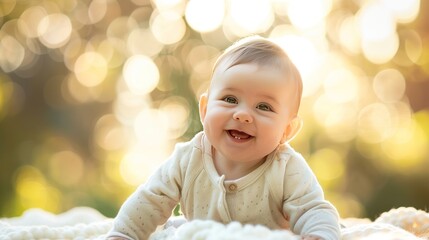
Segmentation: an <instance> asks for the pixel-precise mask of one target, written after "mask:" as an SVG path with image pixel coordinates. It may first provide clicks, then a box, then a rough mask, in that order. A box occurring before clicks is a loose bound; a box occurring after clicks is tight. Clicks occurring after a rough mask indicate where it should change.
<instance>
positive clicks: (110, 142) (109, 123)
mask: <svg viewBox="0 0 429 240" xmlns="http://www.w3.org/2000/svg"><path fill="white" fill-rule="evenodd" d="M94 138H95V139H94V140H95V142H96V143H97V144H98V146H100V147H101V148H103V149H105V150H108V151H112V150H118V149H120V148H121V147H124V146H125V145H126V143H127V136H126V133H125V130H124V129H123V127H122V126H121V125H120V124H119V122H118V120H117V119H116V118H115V116H114V115H112V114H108V115H104V116H102V117H101V118H100V119H98V121H97V123H96V125H95V128H94Z"/></svg>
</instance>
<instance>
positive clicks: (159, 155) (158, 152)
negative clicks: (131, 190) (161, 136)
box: [120, 145, 167, 186]
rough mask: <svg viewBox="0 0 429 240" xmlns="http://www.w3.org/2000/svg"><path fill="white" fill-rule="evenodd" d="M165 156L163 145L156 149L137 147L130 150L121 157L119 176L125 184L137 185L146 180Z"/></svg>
mask: <svg viewBox="0 0 429 240" xmlns="http://www.w3.org/2000/svg"><path fill="white" fill-rule="evenodd" d="M166 157H167V154H166V150H165V145H159V146H158V147H157V148H156V149H154V148H144V147H139V150H138V151H131V152H130V153H128V154H126V155H125V156H124V158H123V159H122V161H121V163H120V173H121V176H122V178H123V180H124V181H125V182H126V183H127V184H129V185H132V186H138V185H140V184H142V183H144V182H146V181H147V179H148V178H149V176H150V175H152V174H153V173H154V172H155V170H156V169H157V168H158V167H159V165H160V164H161V163H162V162H163V161H165V159H166Z"/></svg>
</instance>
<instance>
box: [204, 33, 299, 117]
mask: <svg viewBox="0 0 429 240" xmlns="http://www.w3.org/2000/svg"><path fill="white" fill-rule="evenodd" d="M239 64H254V65H256V66H258V67H260V68H267V69H272V70H276V71H280V72H281V73H282V74H284V75H283V77H284V80H285V82H287V83H288V84H290V90H291V91H290V92H289V93H285V94H291V98H292V99H291V100H292V101H291V102H289V104H290V112H291V113H292V115H294V116H296V115H297V114H298V110H299V106H300V103H301V96H302V80H301V74H300V73H299V71H298V69H297V68H296V66H295V65H294V64H293V63H292V61H291V60H290V59H289V57H288V55H287V54H286V52H285V51H284V50H283V49H282V48H281V47H280V46H279V45H277V44H276V43H274V42H272V41H271V40H268V39H266V38H263V37H259V36H250V37H246V38H243V39H241V40H239V41H237V42H236V43H234V44H233V45H231V46H230V47H229V48H227V49H226V50H225V51H224V52H223V54H222V55H221V56H219V58H218V59H217V61H216V63H215V65H214V67H213V76H212V82H211V85H210V86H212V85H213V83H214V82H215V81H216V78H217V77H218V76H219V74H223V73H224V72H225V71H226V70H228V69H230V68H231V67H233V66H236V65H239ZM210 88H211V87H210ZM210 88H209V91H210Z"/></svg>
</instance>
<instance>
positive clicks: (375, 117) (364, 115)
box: [358, 103, 394, 143]
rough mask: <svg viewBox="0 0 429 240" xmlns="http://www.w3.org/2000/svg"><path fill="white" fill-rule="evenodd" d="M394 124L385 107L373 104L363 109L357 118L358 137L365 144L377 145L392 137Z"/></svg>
mask: <svg viewBox="0 0 429 240" xmlns="http://www.w3.org/2000/svg"><path fill="white" fill-rule="evenodd" d="M393 127H394V124H393V123H392V117H391V114H390V112H389V110H388V109H387V107H386V105H384V104H382V103H373V104H370V105H368V106H366V107H365V108H363V109H362V110H361V111H360V113H359V117H358V136H359V137H360V138H361V139H362V140H363V141H365V142H367V143H379V142H382V141H384V140H386V139H387V138H388V137H390V136H391V135H392V132H393V131H394V129H393Z"/></svg>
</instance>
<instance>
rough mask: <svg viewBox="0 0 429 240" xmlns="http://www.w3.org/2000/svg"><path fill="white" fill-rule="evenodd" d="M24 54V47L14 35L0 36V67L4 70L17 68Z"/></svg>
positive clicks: (8, 70)
mask: <svg viewBox="0 0 429 240" xmlns="http://www.w3.org/2000/svg"><path fill="white" fill-rule="evenodd" d="M0 34H1V32H0ZM24 56H25V49H24V47H23V46H22V45H21V44H20V43H19V42H18V41H17V40H16V39H15V38H14V37H12V36H10V35H3V36H0V67H1V69H2V70H3V71H4V72H7V73H8V72H12V71H14V70H16V69H17V68H19V67H20V66H21V64H22V62H23V61H24Z"/></svg>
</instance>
